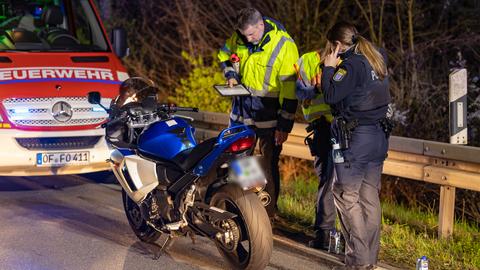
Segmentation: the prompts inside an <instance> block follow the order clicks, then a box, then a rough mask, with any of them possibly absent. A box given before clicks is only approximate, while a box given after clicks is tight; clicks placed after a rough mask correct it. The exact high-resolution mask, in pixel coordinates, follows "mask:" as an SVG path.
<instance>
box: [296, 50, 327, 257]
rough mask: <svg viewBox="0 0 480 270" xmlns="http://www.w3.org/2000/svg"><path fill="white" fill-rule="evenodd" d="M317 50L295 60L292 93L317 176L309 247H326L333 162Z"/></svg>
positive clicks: (319, 56)
mask: <svg viewBox="0 0 480 270" xmlns="http://www.w3.org/2000/svg"><path fill="white" fill-rule="evenodd" d="M320 58H321V55H320V52H317V51H314V52H309V53H306V54H304V55H302V57H300V59H298V61H297V64H296V65H295V69H296V70H297V72H298V79H297V88H296V95H297V98H298V99H299V100H300V102H301V105H302V112H303V115H304V117H305V120H307V121H308V123H309V125H308V127H307V131H308V132H311V133H310V134H309V136H308V137H307V138H306V142H308V146H309V148H310V152H311V154H312V156H314V157H315V160H314V168H315V172H316V174H317V176H318V180H319V184H318V193H317V201H316V205H315V225H314V228H315V239H314V240H312V241H310V242H309V243H308V244H309V246H310V247H312V248H317V249H324V250H328V244H329V236H330V231H332V230H334V229H335V218H336V212H335V211H336V209H335V204H334V200H333V192H332V183H333V177H334V173H333V163H332V156H331V143H330V137H331V134H330V123H331V121H332V119H333V116H332V113H331V111H330V106H329V105H328V104H326V103H325V100H324V97H323V94H322V93H321V92H319V91H318V89H319V87H320V78H321V72H322V67H321V66H322V63H321V61H320V60H321V59H320Z"/></svg>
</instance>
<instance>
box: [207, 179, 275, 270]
mask: <svg viewBox="0 0 480 270" xmlns="http://www.w3.org/2000/svg"><path fill="white" fill-rule="evenodd" d="M210 205H212V206H215V207H218V208H220V209H223V210H226V211H228V212H231V213H234V214H236V215H237V217H235V218H233V219H232V220H228V221H224V224H222V225H221V226H222V228H224V229H226V231H227V233H226V235H227V236H229V237H228V239H229V240H228V241H225V239H224V238H222V239H217V240H216V241H215V244H216V245H217V249H218V251H219V252H220V254H221V255H222V256H223V257H224V258H225V259H226V261H227V262H228V263H229V264H230V266H231V267H232V268H234V269H255V270H257V269H264V268H265V267H266V266H267V265H268V263H269V262H270V257H271V255H272V249H273V239H272V227H271V225H270V220H269V218H268V215H267V212H266V211H265V207H264V206H263V205H262V203H261V202H260V200H259V199H258V197H257V195H256V194H255V193H253V192H251V191H243V190H242V189H241V188H239V187H238V186H235V185H226V186H224V187H222V188H221V189H220V190H219V191H217V192H216V193H215V194H214V195H213V197H212V199H211V201H210ZM225 238H226V237H225Z"/></svg>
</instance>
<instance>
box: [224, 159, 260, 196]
mask: <svg viewBox="0 0 480 270" xmlns="http://www.w3.org/2000/svg"><path fill="white" fill-rule="evenodd" d="M230 176H231V178H233V180H234V181H235V182H236V183H238V184H239V185H240V186H241V187H242V188H243V189H244V190H248V189H252V188H257V187H260V188H263V187H265V184H266V183H267V180H266V178H265V174H264V173H263V169H262V167H261V166H260V164H259V162H258V159H257V158H256V157H245V158H240V159H236V160H234V161H232V163H231V164H230Z"/></svg>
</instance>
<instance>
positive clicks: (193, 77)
mask: <svg viewBox="0 0 480 270" xmlns="http://www.w3.org/2000/svg"><path fill="white" fill-rule="evenodd" d="M182 56H183V57H184V58H186V59H187V60H188V61H189V62H190V63H191V64H192V66H193V68H192V70H191V71H190V73H189V74H188V77H187V78H185V79H180V86H178V87H177V88H176V89H175V96H174V97H173V98H172V101H173V102H175V103H177V105H179V106H189V107H198V108H199V109H200V110H202V111H209V112H223V113H226V112H228V111H229V108H230V103H231V101H230V99H229V98H225V97H222V96H220V94H218V93H217V91H215V89H214V88H213V85H214V84H222V83H225V78H224V76H223V74H222V73H221V72H220V67H219V65H218V63H217V62H216V61H212V63H211V64H210V65H207V64H205V62H204V60H203V58H202V57H198V58H196V59H195V58H193V57H192V56H190V55H189V54H187V53H186V52H183V53H182Z"/></svg>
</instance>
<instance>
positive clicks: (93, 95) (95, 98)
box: [87, 92, 110, 113]
mask: <svg viewBox="0 0 480 270" xmlns="http://www.w3.org/2000/svg"><path fill="white" fill-rule="evenodd" d="M87 98H88V103H90V104H97V105H98V106H100V107H102V109H104V110H105V111H106V112H107V113H109V112H110V109H108V108H106V107H105V106H103V105H102V103H101V100H102V96H101V95H100V92H89V93H88V95H87Z"/></svg>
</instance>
